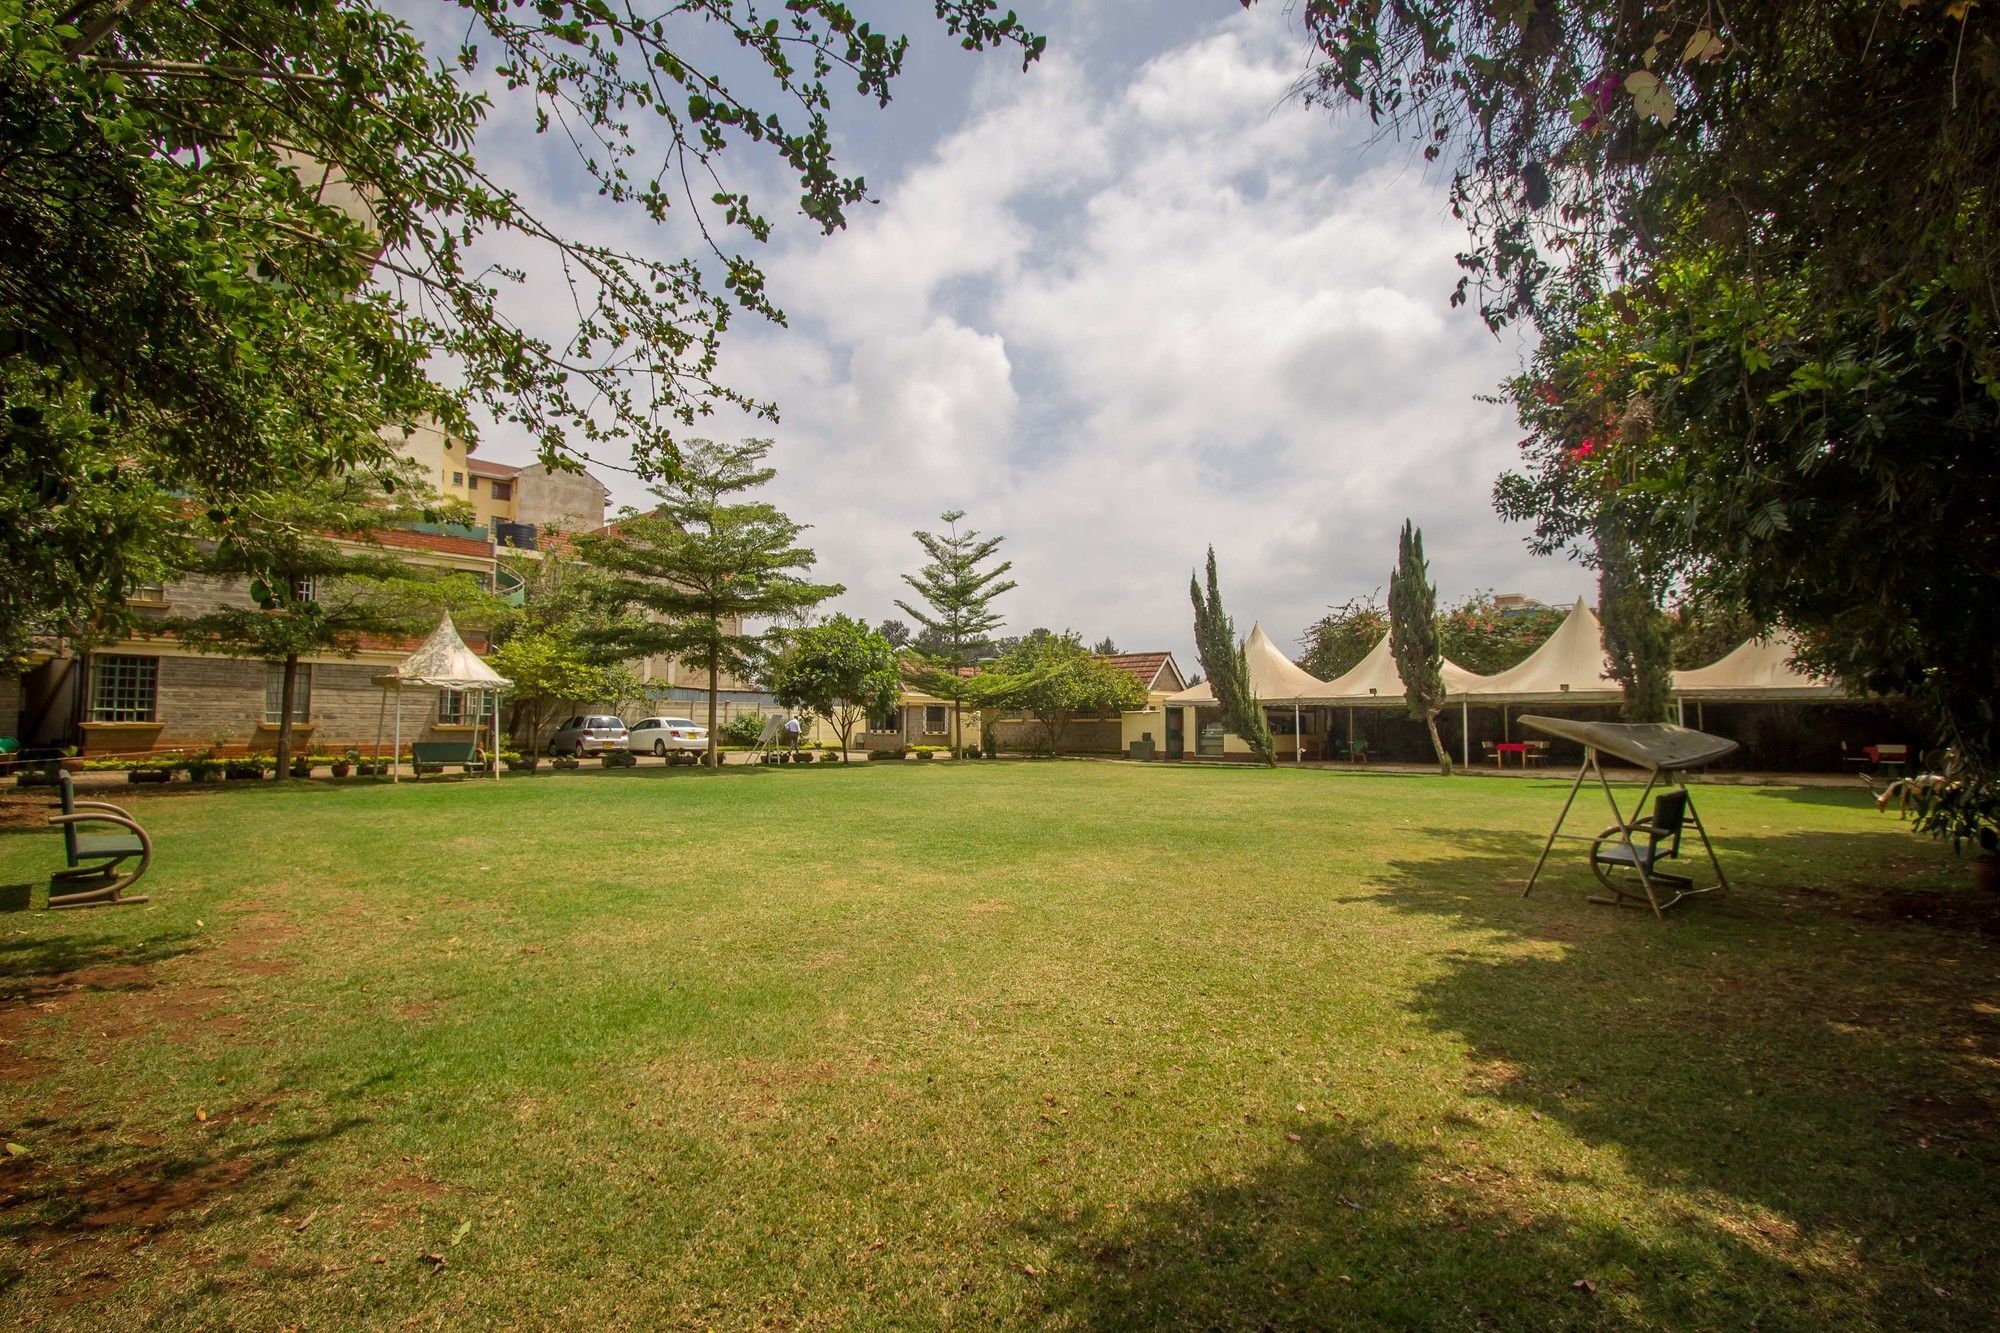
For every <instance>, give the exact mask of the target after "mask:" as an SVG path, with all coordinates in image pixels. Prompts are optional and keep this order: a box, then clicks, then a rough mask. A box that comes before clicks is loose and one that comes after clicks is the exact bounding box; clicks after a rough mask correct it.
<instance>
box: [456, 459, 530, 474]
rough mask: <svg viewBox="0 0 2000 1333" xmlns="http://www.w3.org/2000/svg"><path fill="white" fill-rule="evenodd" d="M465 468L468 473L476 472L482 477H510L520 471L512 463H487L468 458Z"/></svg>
mask: <svg viewBox="0 0 2000 1333" xmlns="http://www.w3.org/2000/svg"><path fill="white" fill-rule="evenodd" d="M465 466H466V468H467V470H468V471H472V472H477V473H478V474H479V475H480V476H482V477H512V476H516V475H518V474H519V473H520V471H521V469H520V468H518V467H516V466H514V464H512V463H489V462H487V461H486V460H485V459H483V458H468V459H466V460H465Z"/></svg>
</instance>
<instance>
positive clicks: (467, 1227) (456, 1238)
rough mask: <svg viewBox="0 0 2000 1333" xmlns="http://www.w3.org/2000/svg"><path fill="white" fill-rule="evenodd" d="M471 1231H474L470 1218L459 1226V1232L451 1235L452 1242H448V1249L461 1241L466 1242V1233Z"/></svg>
mask: <svg viewBox="0 0 2000 1333" xmlns="http://www.w3.org/2000/svg"><path fill="white" fill-rule="evenodd" d="M471 1230H472V1219H471V1218H469V1217H468V1218H466V1219H465V1220H464V1221H463V1222H460V1223H459V1224H458V1230H456V1231H454V1232H452V1233H451V1240H450V1241H449V1242H448V1247H449V1246H450V1245H456V1244H458V1243H459V1242H460V1241H462V1240H464V1239H465V1235H466V1233H467V1232H469V1231H471Z"/></svg>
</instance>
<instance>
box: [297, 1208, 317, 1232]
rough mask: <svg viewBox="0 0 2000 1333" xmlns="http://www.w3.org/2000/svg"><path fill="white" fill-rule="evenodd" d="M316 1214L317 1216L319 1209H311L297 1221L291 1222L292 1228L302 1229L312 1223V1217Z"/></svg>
mask: <svg viewBox="0 0 2000 1333" xmlns="http://www.w3.org/2000/svg"><path fill="white" fill-rule="evenodd" d="M318 1216H319V1210H318V1209H317V1208H315V1209H313V1211H311V1212H310V1213H307V1214H306V1215H305V1216H304V1217H302V1218H300V1219H299V1220H298V1221H296V1222H294V1223H292V1224H291V1227H292V1230H294V1231H304V1230H305V1229H306V1228H307V1227H309V1226H311V1225H312V1224H313V1219H314V1218H316V1217H318Z"/></svg>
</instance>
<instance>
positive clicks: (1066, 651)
mask: <svg viewBox="0 0 2000 1333" xmlns="http://www.w3.org/2000/svg"><path fill="white" fill-rule="evenodd" d="M979 690H980V696H979V697H980V703H981V705H982V706H983V707H987V708H1018V709H1021V710H1023V711H1025V712H1026V713H1028V714H1029V715H1030V716H1032V717H1033V718H1034V719H1035V721H1037V722H1039V723H1041V726H1042V735H1043V738H1044V742H1045V744H1046V745H1047V747H1048V748H1049V750H1051V751H1054V750H1058V749H1060V748H1061V746H1062V738H1063V733H1064V732H1065V731H1067V730H1068V728H1069V724H1070V722H1071V721H1073V720H1074V719H1075V717H1076V715H1077V714H1078V713H1095V712H1103V711H1106V710H1109V709H1125V708H1137V707H1138V706H1139V705H1140V704H1142V703H1144V702H1145V700H1146V692H1145V690H1143V689H1142V688H1141V687H1140V685H1139V682H1138V681H1136V680H1134V679H1133V678H1132V674H1131V673H1130V672H1129V671H1121V670H1119V669H1118V668H1117V667H1116V666H1114V665H1112V664H1111V663H1110V662H1107V661H1105V660H1104V659H1103V658H1102V657H1101V656H1095V655H1093V654H1091V653H1090V652H1088V651H1086V650H1085V648H1084V646H1083V639H1082V637H1081V636H1080V635H1077V634H1074V633H1071V632H1068V631H1065V632H1064V633H1061V634H1055V633H1042V634H1033V635H1029V636H1028V637H1027V638H1024V639H1022V640H1021V641H1020V642H1019V643H1017V644H1016V645H1015V646H1014V647H1013V648H1011V649H1009V650H1008V651H1007V652H1006V653H1005V654H1003V655H1002V656H1001V657H1000V659H999V660H998V661H996V662H995V663H993V665H992V668H991V669H990V670H988V671H986V672H983V673H981V675H980V676H979Z"/></svg>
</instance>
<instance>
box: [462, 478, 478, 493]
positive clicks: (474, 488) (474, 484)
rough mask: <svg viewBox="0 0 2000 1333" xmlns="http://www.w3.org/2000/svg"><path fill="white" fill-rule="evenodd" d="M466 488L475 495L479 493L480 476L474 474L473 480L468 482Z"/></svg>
mask: <svg viewBox="0 0 2000 1333" xmlns="http://www.w3.org/2000/svg"><path fill="white" fill-rule="evenodd" d="M465 489H466V490H468V491H471V492H472V493H473V494H474V495H477V494H479V478H478V477H477V476H474V477H473V478H472V480H470V481H468V482H466V483H465Z"/></svg>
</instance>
